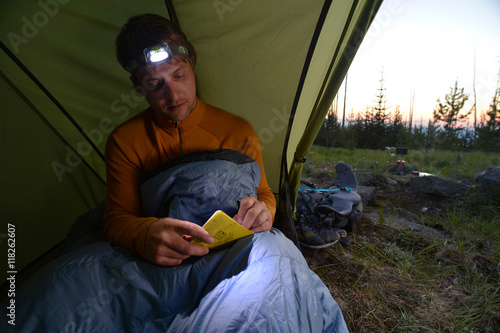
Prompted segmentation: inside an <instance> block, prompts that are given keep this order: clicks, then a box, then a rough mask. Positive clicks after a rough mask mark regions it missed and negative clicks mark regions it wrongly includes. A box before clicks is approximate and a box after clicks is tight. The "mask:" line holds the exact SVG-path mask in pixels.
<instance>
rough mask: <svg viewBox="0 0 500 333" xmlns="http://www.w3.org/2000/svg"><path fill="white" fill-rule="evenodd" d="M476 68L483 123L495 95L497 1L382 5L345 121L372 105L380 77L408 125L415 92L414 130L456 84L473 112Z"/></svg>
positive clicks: (353, 79) (416, 0)
mask: <svg viewBox="0 0 500 333" xmlns="http://www.w3.org/2000/svg"><path fill="white" fill-rule="evenodd" d="M474 58H475V61H474ZM474 64H475V68H476V75H475V77H476V79H475V82H476V96H477V106H478V107H477V109H478V118H479V113H480V111H486V110H487V109H488V106H489V104H490V102H491V99H492V98H493V95H494V92H495V89H496V87H497V80H498V74H499V70H500V0H437V1H436V0H385V1H384V3H383V4H382V6H381V8H380V10H379V12H378V14H377V17H376V18H375V20H374V22H373V23H372V25H371V27H370V30H369V32H368V34H367V36H366V37H365V39H364V41H363V43H362V45H361V48H360V50H359V51H358V53H357V55H356V58H355V59H354V61H353V63H352V65H351V67H350V69H349V73H348V76H347V101H346V114H350V113H351V111H354V112H358V111H364V110H365V109H366V107H367V106H370V105H374V101H375V99H376V95H377V94H378V90H377V89H378V88H379V87H380V82H379V81H380V78H381V73H382V70H383V77H384V88H386V90H385V94H386V100H387V106H389V107H390V109H389V111H394V109H395V107H396V106H397V105H399V106H400V109H401V111H402V112H403V113H404V115H405V117H407V115H408V111H409V108H410V100H411V94H412V91H414V96H415V99H414V112H413V113H414V116H413V120H414V123H415V122H419V121H420V120H421V119H422V120H423V122H424V125H427V120H428V119H429V118H431V117H432V111H433V109H434V108H435V107H436V105H437V102H436V101H437V99H438V98H440V99H441V101H443V100H444V97H445V95H446V94H447V93H449V92H450V88H451V87H452V86H454V83H455V81H456V80H458V86H459V88H465V93H467V94H470V97H469V100H468V101H467V103H466V106H465V108H464V109H466V110H470V109H471V108H472V106H473V104H474V94H473V83H474ZM344 83H345V81H344ZM344 90H345V86H344V85H342V87H341V88H340V90H339V94H338V96H339V103H338V107H339V118H341V117H342V109H343V101H344ZM472 123H473V120H472V119H471V121H470V125H472Z"/></svg>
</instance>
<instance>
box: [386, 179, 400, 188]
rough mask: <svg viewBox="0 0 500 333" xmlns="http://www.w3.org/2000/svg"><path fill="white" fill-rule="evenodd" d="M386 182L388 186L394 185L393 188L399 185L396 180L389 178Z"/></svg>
mask: <svg viewBox="0 0 500 333" xmlns="http://www.w3.org/2000/svg"><path fill="white" fill-rule="evenodd" d="M385 181H386V182H387V184H389V185H392V186H396V185H398V182H397V181H396V180H394V179H392V178H389V177H386V178H385Z"/></svg>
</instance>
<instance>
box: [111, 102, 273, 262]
mask: <svg viewBox="0 0 500 333" xmlns="http://www.w3.org/2000/svg"><path fill="white" fill-rule="evenodd" d="M219 148H223V149H233V150H237V151H240V152H242V153H244V154H246V155H248V156H250V157H251V158H253V159H254V160H255V161H256V162H257V163H258V164H259V165H260V167H261V180H260V185H259V187H258V189H257V198H258V200H260V201H263V202H264V203H265V204H266V206H267V208H268V209H269V210H270V211H271V215H272V216H273V219H274V215H275V212H276V200H275V198H274V195H273V193H272V191H271V189H270V188H269V186H268V184H267V180H266V175H265V172H264V165H263V162H262V154H261V150H260V143H259V141H258V138H257V135H256V134H255V132H254V130H253V129H252V127H251V125H250V124H249V123H248V122H247V121H246V120H244V119H242V118H240V117H237V116H235V115H233V114H230V113H228V112H226V111H224V110H221V109H219V108H216V107H214V106H211V105H209V104H206V103H203V102H202V101H200V100H197V103H196V107H195V108H194V110H193V111H192V112H191V114H190V115H189V117H188V118H186V119H185V120H183V121H179V122H175V121H171V120H167V119H165V118H163V117H160V116H158V115H157V114H155V113H154V112H153V111H152V110H151V108H148V109H146V110H145V111H143V112H141V113H139V114H138V115H136V116H135V117H133V118H131V119H129V120H128V121H126V122H125V123H123V124H122V125H120V126H118V127H117V128H116V129H115V130H114V131H113V132H112V133H111V134H110V136H109V138H108V140H107V142H106V153H105V155H106V178H107V199H106V212H105V213H104V231H105V233H106V237H107V239H108V241H109V242H110V243H112V244H114V245H118V246H123V247H126V248H129V249H131V250H133V251H134V252H136V253H138V254H139V255H141V256H143V257H144V253H145V241H146V233H147V231H148V228H149V226H150V225H151V223H153V222H154V221H156V220H157V219H158V218H156V217H151V216H143V215H142V212H141V198H140V193H139V187H140V181H141V177H142V176H143V175H144V174H146V173H148V172H150V171H152V170H153V169H155V168H156V167H158V166H159V165H161V164H163V163H165V162H166V161H168V160H171V159H173V158H176V157H179V156H183V155H188V154H191V153H194V152H197V151H200V150H215V149H219Z"/></svg>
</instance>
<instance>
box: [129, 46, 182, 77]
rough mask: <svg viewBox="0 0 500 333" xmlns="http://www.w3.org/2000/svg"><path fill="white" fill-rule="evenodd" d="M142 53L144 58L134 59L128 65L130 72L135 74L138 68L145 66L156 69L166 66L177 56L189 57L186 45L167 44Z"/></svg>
mask: <svg viewBox="0 0 500 333" xmlns="http://www.w3.org/2000/svg"><path fill="white" fill-rule="evenodd" d="M142 53H143V57H139V58H138V59H134V60H132V61H131V62H130V63H129V64H128V66H127V71H128V72H130V73H133V72H134V71H135V70H136V69H137V68H138V67H140V66H143V65H148V66H149V67H156V66H160V65H162V64H166V63H168V62H171V61H172V60H173V59H174V57H175V56H177V55H185V56H188V55H189V52H188V50H187V47H185V46H184V45H168V44H167V43H161V44H158V45H154V46H150V47H146V48H145V49H144V50H143V51H142Z"/></svg>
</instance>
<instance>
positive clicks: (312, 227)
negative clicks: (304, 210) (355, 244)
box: [297, 216, 347, 249]
mask: <svg viewBox="0 0 500 333" xmlns="http://www.w3.org/2000/svg"><path fill="white" fill-rule="evenodd" d="M299 221H300V222H298V223H297V238H298V240H299V243H300V245H301V246H304V247H307V248H311V249H322V248H325V247H328V246H332V245H333V244H335V243H336V242H338V240H339V239H340V237H344V236H345V235H346V234H347V233H346V232H345V231H344V230H342V229H336V228H331V227H328V226H327V225H325V224H323V223H320V222H319V221H317V220H316V218H315V216H301V219H300V220H299Z"/></svg>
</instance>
